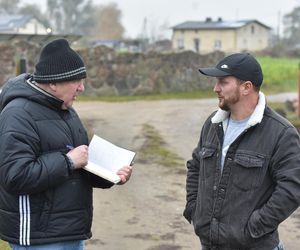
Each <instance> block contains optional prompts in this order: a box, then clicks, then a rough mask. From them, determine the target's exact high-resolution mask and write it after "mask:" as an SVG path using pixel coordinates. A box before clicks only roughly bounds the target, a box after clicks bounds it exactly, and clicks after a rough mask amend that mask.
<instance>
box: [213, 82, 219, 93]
mask: <svg viewBox="0 0 300 250" xmlns="http://www.w3.org/2000/svg"><path fill="white" fill-rule="evenodd" d="M219 91H220V85H219V83H218V82H216V83H215V86H214V92H219Z"/></svg>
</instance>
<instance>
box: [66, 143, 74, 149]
mask: <svg viewBox="0 0 300 250" xmlns="http://www.w3.org/2000/svg"><path fill="white" fill-rule="evenodd" d="M66 148H67V149H69V150H72V149H74V147H73V146H72V145H69V144H67V145H66Z"/></svg>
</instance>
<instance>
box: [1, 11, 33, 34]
mask: <svg viewBox="0 0 300 250" xmlns="http://www.w3.org/2000/svg"><path fill="white" fill-rule="evenodd" d="M33 18H34V17H33V16H31V15H1V16H0V31H1V32H3V31H11V30H13V29H15V28H20V27H24V26H25V25H26V23H28V22H29V21H30V20H31V19H33Z"/></svg>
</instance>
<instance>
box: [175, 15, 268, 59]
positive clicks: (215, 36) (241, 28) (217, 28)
mask: <svg viewBox="0 0 300 250" xmlns="http://www.w3.org/2000/svg"><path fill="white" fill-rule="evenodd" d="M172 30H173V35H172V48H173V50H176V51H181V50H192V51H195V52H197V53H201V54H204V53H210V52H212V51H216V50H220V51H224V52H226V53H234V52H242V51H260V50H263V49H265V48H267V47H268V46H269V45H270V42H271V41H270V39H271V28H270V27H268V26H267V25H265V24H263V23H261V22H259V21H257V20H254V19H253V20H237V21H223V20H222V18H218V20H216V21H213V20H212V19H211V18H206V20H205V21H202V22H201V21H187V22H184V23H181V24H178V25H176V26H174V27H173V28H172Z"/></svg>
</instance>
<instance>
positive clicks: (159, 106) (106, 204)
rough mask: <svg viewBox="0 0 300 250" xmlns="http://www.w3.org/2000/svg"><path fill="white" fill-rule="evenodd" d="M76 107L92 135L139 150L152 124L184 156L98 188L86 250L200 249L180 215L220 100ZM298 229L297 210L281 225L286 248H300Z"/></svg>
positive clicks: (144, 166) (142, 167)
mask: <svg viewBox="0 0 300 250" xmlns="http://www.w3.org/2000/svg"><path fill="white" fill-rule="evenodd" d="M75 108H76V110H77V111H78V113H79V115H80V116H81V118H83V119H84V120H89V123H88V125H89V126H91V127H92V131H93V133H96V134H98V135H100V136H102V137H104V138H106V139H108V140H110V141H112V142H114V143H116V144H117V145H119V146H124V147H127V148H130V149H132V150H136V151H139V150H140V149H141V147H142V145H143V143H144V141H145V138H143V135H142V127H143V126H144V125H145V124H148V125H151V126H152V127H153V128H155V129H156V130H157V132H158V133H159V134H160V135H161V136H162V137H163V139H164V140H165V141H166V142H167V144H166V147H167V148H168V150H170V151H172V152H174V153H175V154H177V155H179V156H180V157H181V158H182V166H180V167H177V168H170V167H165V166H160V165H157V164H154V163H151V162H146V163H145V162H143V161H141V159H140V160H139V159H137V163H136V164H135V166H134V174H133V176H132V178H131V180H130V182H129V183H128V184H126V185H124V186H116V187H113V188H112V189H109V190H95V191H94V220H93V221H94V223H93V238H92V239H91V240H89V241H87V242H86V250H99V249H101V250H120V249H122V250H133V249H139V250H169V249H170V250H171V249H172V250H177V249H178V250H180V249H199V248H200V244H199V240H198V239H197V237H196V236H195V235H194V232H193V229H192V227H191V226H190V225H189V224H188V223H187V222H186V221H185V220H184V218H183V217H182V211H183V208H184V205H185V162H186V160H188V159H189V158H190V155H191V152H192V150H193V148H194V147H195V145H196V143H197V141H198V137H199V133H200V129H201V126H202V124H203V122H204V120H205V119H206V117H207V116H208V114H210V113H211V112H212V111H213V110H215V109H216V100H211V99H210V100H188V101H186V100H168V101H153V102H144V101H137V102H128V103H102V102H80V103H76V105H75ZM299 228H300V212H299V211H298V212H296V213H294V215H293V216H292V217H291V218H289V219H288V220H287V221H285V222H284V223H283V224H282V226H281V227H280V231H281V236H282V237H281V238H282V240H283V242H284V243H285V245H286V248H287V249H288V250H297V249H299V247H298V246H299V245H300V233H299V232H298V231H299Z"/></svg>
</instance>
